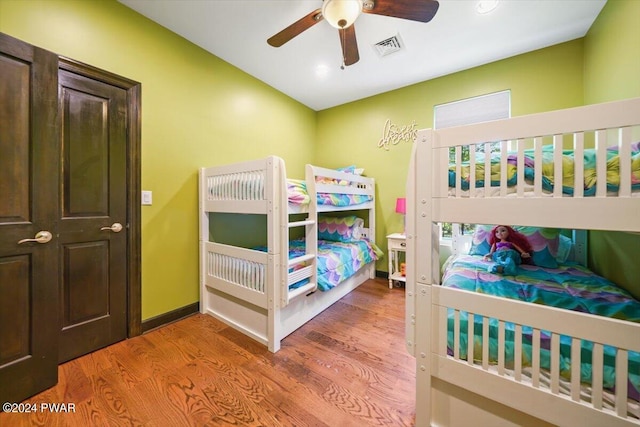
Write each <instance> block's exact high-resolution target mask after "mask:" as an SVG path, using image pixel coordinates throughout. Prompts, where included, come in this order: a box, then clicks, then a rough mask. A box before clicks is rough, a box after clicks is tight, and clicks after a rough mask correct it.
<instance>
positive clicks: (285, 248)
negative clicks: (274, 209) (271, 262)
mask: <svg viewBox="0 0 640 427" xmlns="http://www.w3.org/2000/svg"><path fill="white" fill-rule="evenodd" d="M279 169H280V174H279V175H280V179H281V188H284V189H285V190H284V191H283V192H282V194H281V195H280V197H282V199H281V200H280V203H279V205H280V206H283V207H285V206H288V194H287V191H286V188H287V181H286V179H287V178H286V172H285V166H284V162H283V161H282V160H281V161H280V165H279ZM307 190H308V189H307ZM309 196H310V199H309V211H308V212H309V213H308V216H307V218H306V219H304V220H302V221H290V220H289V218H290V213H289V212H288V211H284V212H280V213H279V215H280V226H281V228H282V229H281V230H280V231H281V232H280V238H281V239H282V240H281V242H280V247H281V248H282V252H281V258H280V262H281V266H282V271H283V274H282V275H281V277H280V306H281V307H286V306H287V305H288V304H289V303H290V302H291V301H293V300H294V299H296V298H299V297H301V296H305V295H309V294H310V293H313V292H315V291H316V290H317V289H318V266H317V250H318V249H317V247H318V237H317V236H318V225H317V215H316V211H315V209H314V208H313V207H314V206H315V204H316V199H315V193H314V195H312V194H311V193H309ZM283 210H284V209H283ZM300 227H305V254H304V255H301V256H298V257H296V258H292V259H289V232H290V231H291V230H292V229H295V228H300ZM305 279H308V282H307V283H305V284H304V285H301V286H298V287H297V288H293V289H290V286H291V285H293V284H295V283H298V282H300V281H302V280H305Z"/></svg>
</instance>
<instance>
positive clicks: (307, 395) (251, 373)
mask: <svg viewBox="0 0 640 427" xmlns="http://www.w3.org/2000/svg"><path fill="white" fill-rule="evenodd" d="M59 376H60V378H59V383H58V385H57V386H55V387H53V388H51V389H49V390H47V391H45V392H43V393H41V394H39V395H36V396H34V397H32V398H30V399H28V400H27V401H25V402H26V403H29V404H35V406H36V407H37V409H38V412H35V413H31V414H15V413H0V425H1V426H11V427H17V426H37V425H42V426H47V427H49V426H83V427H85V426H268V427H270V426H329V427H343V426H358V427H360V426H381V425H384V426H394V427H395V426H411V425H413V424H414V422H415V397H414V386H415V361H414V359H413V357H411V356H410V355H409V354H408V353H407V352H406V351H405V349H404V289H401V288H394V289H389V288H388V286H387V281H386V280H382V279H375V280H369V281H367V282H366V283H364V284H363V285H361V286H360V287H359V288H358V289H356V290H355V291H353V292H352V293H350V294H349V295H347V296H345V297H344V298H343V299H342V300H340V301H339V302H337V303H336V304H334V305H333V306H331V307H330V308H328V309H327V310H326V311H325V312H323V313H322V314H320V315H319V316H317V317H316V318H315V319H313V320H312V321H310V322H309V323H307V324H306V325H304V326H303V327H301V328H300V329H298V330H297V331H295V332H294V333H293V334H291V335H290V336H289V337H287V338H286V339H285V340H284V341H283V343H282V348H281V350H280V351H279V352H278V353H275V354H272V353H270V352H269V351H267V349H266V347H264V346H262V345H260V344H258V343H256V342H255V341H253V340H251V339H249V338H247V337H246V336H244V335H242V334H240V333H239V332H237V331H235V330H234V329H232V328H230V327H228V326H226V325H225V324H223V323H221V322H219V321H217V320H215V319H213V318H212V317H210V316H207V315H200V314H197V315H194V316H191V317H188V318H186V319H184V320H181V321H178V322H176V323H173V324H170V325H167V326H164V327H162V328H159V329H157V330H154V331H151V332H149V333H146V334H144V335H142V336H139V337H136V338H133V339H129V340H126V341H122V342H120V343H118V344H115V345H112V346H110V347H107V348H104V349H102V350H99V351H96V352H94V353H91V354H89V355H86V356H83V357H80V358H78V359H75V360H72V361H70V362H67V363H65V364H63V365H60V367H59ZM42 403H48V404H53V403H58V404H60V403H66V404H67V407H66V409H68V410H69V409H73V410H74V411H73V412H68V413H64V412H54V411H48V410H41V409H42V408H41V404H42ZM72 405H73V406H72Z"/></svg>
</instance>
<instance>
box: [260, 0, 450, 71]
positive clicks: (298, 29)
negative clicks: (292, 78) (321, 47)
mask: <svg viewBox="0 0 640 427" xmlns="http://www.w3.org/2000/svg"><path fill="white" fill-rule="evenodd" d="M439 5H440V4H439V3H438V2H437V1H436V0H323V2H322V7H321V8H320V9H316V10H314V11H313V12H311V13H309V14H308V15H306V16H304V17H303V18H301V19H299V20H298V21H296V22H294V23H293V24H291V25H289V26H288V27H286V28H285V29H284V30H282V31H280V32H279V33H277V34H275V35H273V36H272V37H270V38H269V39H268V40H267V43H269V44H270V45H271V46H273V47H280V46H282V45H283V44H285V43H286V42H288V41H289V40H291V39H293V38H294V37H296V36H297V35H299V34H300V33H302V32H303V31H305V30H307V29H309V28H311V27H312V26H314V25H315V24H317V23H318V22H320V21H322V20H326V21H327V22H328V23H329V24H330V25H331V26H333V27H335V28H337V29H338V33H339V34H340V44H341V45H342V59H343V67H344V66H349V65H353V64H355V63H356V62H358V61H359V60H360V55H359V53H358V42H357V40H356V30H355V28H354V25H353V24H354V22H355V20H356V19H357V18H358V17H359V16H360V14H361V13H363V12H364V13H372V14H375V15H384V16H391V17H394V18H402V19H409V20H411V21H419V22H429V21H431V19H432V18H433V17H434V16H435V14H436V12H437V11H438V7H439Z"/></svg>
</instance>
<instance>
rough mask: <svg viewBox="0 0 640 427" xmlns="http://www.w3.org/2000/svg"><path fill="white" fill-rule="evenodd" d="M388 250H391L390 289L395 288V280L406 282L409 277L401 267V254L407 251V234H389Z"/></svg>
mask: <svg viewBox="0 0 640 427" xmlns="http://www.w3.org/2000/svg"><path fill="white" fill-rule="evenodd" d="M387 250H388V252H389V289H391V288H393V282H394V281H398V282H403V283H406V281H407V278H406V277H405V276H404V275H403V274H402V272H401V271H400V268H399V261H398V259H399V254H400V252H405V253H406V251H407V236H405V235H404V234H400V233H393V234H389V235H388V236H387Z"/></svg>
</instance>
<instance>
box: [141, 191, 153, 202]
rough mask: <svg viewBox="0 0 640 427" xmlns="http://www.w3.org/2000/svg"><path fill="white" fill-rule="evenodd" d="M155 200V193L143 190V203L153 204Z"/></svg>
mask: <svg viewBox="0 0 640 427" xmlns="http://www.w3.org/2000/svg"><path fill="white" fill-rule="evenodd" d="M152 202H153V194H152V192H151V191H143V192H142V204H143V205H151V203H152Z"/></svg>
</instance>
